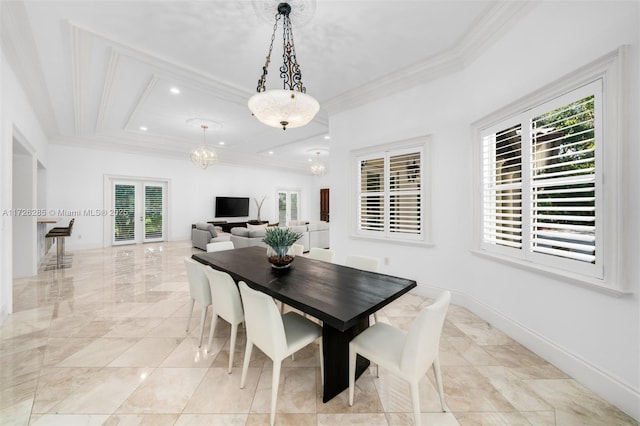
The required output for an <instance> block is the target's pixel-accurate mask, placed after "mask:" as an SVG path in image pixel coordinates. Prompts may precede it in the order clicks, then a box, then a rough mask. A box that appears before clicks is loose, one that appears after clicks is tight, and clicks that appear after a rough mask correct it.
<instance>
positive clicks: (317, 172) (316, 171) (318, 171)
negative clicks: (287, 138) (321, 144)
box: [311, 152, 325, 176]
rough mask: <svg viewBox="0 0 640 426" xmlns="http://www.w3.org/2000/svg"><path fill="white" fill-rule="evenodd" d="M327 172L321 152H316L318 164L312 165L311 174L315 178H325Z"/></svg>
mask: <svg viewBox="0 0 640 426" xmlns="http://www.w3.org/2000/svg"><path fill="white" fill-rule="evenodd" d="M324 172H325V167H324V164H322V163H321V162H320V152H316V162H315V163H313V164H312V165H311V174H312V175H314V176H323V175H324Z"/></svg>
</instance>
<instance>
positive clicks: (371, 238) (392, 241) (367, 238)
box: [349, 234, 435, 247]
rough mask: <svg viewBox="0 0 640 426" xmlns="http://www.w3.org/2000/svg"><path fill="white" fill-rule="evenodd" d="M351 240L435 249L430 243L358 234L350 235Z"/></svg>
mask: <svg viewBox="0 0 640 426" xmlns="http://www.w3.org/2000/svg"><path fill="white" fill-rule="evenodd" d="M349 238H350V239H352V240H363V241H375V242H379V243H385V244H397V245H401V246H411V247H435V244H433V243H432V242H430V241H419V240H415V241H411V240H397V239H393V238H384V237H374V236H369V235H358V234H349Z"/></svg>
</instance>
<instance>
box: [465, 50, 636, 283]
mask: <svg viewBox="0 0 640 426" xmlns="http://www.w3.org/2000/svg"><path fill="white" fill-rule="evenodd" d="M626 50H627V47H625V46H623V47H620V48H619V49H617V50H616V51H614V52H611V53H610V54H608V55H606V56H604V57H602V58H600V59H598V60H596V61H594V62H592V63H591V64H588V65H586V66H584V67H582V68H580V69H579V70H576V71H575V72H572V73H570V74H569V75H567V76H565V77H563V78H561V79H559V80H558V81H556V82H554V83H552V84H550V85H548V86H546V87H544V88H542V89H540V90H538V91H536V92H534V93H532V94H530V95H529V96H525V97H524V98H522V99H520V100H518V101H516V102H514V103H513V104H511V105H508V106H506V107H504V108H502V109H500V110H499V111H496V112H494V113H493V114H490V115H489V116H487V117H484V118H482V119H481V120H479V121H477V122H475V123H473V124H472V129H473V135H474V137H473V138H472V143H473V150H474V169H475V172H474V177H475V179H474V183H475V188H474V201H475V202H474V207H475V208H474V225H475V226H474V247H473V251H474V252H475V253H478V254H482V255H486V256H489V257H491V258H494V259H496V260H500V261H504V262H508V263H511V264H516V265H518V266H522V267H525V268H528V269H533V270H538V271H541V272H545V273H551V274H554V275H557V276H562V277H565V278H567V279H568V281H570V282H574V283H579V284H587V285H590V286H591V285H592V286H596V288H599V289H603V290H611V291H613V292H616V293H618V292H625V290H626V289H625V288H624V285H623V284H622V280H621V276H620V271H622V264H621V262H622V259H620V258H621V256H619V255H618V254H619V253H621V252H622V247H621V245H622V243H623V242H622V238H618V236H620V235H623V232H622V229H621V224H622V220H621V217H620V214H621V211H622V209H621V208H620V203H621V202H622V197H621V192H622V189H621V186H620V183H621V182H622V163H623V162H622V158H621V155H622V149H621V145H622V140H623V136H624V127H623V117H624V116H625V115H624V105H625V102H626V101H625V97H626V94H625V90H624V85H625V75H624V71H625V68H626V67H625V57H626ZM594 82H595V83H594ZM590 84H601V85H602V90H601V99H597V97H598V96H600V94H596V114H599V115H600V120H601V123H600V124H601V126H600V128H601V134H600V135H599V136H600V140H599V141H598V140H597V141H596V175H597V177H596V180H597V182H598V183H597V187H596V220H597V225H596V226H597V230H596V232H597V235H596V256H597V257H598V259H597V261H596V265H592V264H587V263H584V262H583V265H580V264H579V263H580V262H579V261H567V260H566V259H561V258H556V257H554V256H549V255H541V254H537V253H529V254H527V253H525V251H527V249H528V245H527V243H528V241H527V238H528V235H526V234H528V233H529V230H530V223H529V217H528V216H525V211H526V210H527V209H526V208H525V206H528V205H529V201H530V200H529V197H528V188H527V187H528V183H527V182H526V181H525V176H526V175H527V174H528V166H527V168H525V163H527V161H523V169H522V176H523V195H522V204H523V219H522V230H523V248H522V249H521V250H518V249H509V248H508V247H500V246H496V245H493V244H484V243H483V224H482V220H483V185H482V182H483V180H482V177H483V164H482V135H484V134H487V133H488V132H491V131H492V130H494V131H495V130H496V129H499V128H502V129H504V128H507V127H508V126H509V125H514V124H517V123H519V122H522V116H523V115H526V116H531V117H533V116H535V115H536V113H541V112H546V111H550V110H552V109H553V107H554V106H562V105H563V102H564V104H566V103H570V102H571V101H570V100H569V101H568V102H567V99H571V98H572V97H575V96H579V95H580V93H579V91H580V90H581V88H584V87H587V86H589V85H590ZM567 96H569V97H567ZM542 106H544V107H542ZM541 107H542V110H541V109H540V108H541ZM598 108H599V109H598ZM526 130H527V128H523V132H524V131H526ZM597 137H598V136H597ZM523 148H524V147H523ZM524 155H525V153H524V149H523V156H524ZM605 176H606V180H605V179H604V177H605ZM492 246H493V247H492Z"/></svg>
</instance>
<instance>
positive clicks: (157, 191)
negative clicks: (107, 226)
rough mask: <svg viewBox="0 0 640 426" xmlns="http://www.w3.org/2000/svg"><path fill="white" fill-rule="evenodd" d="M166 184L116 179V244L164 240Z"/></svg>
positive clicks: (113, 215) (113, 210) (114, 234)
mask: <svg viewBox="0 0 640 426" xmlns="http://www.w3.org/2000/svg"><path fill="white" fill-rule="evenodd" d="M166 191H167V185H166V183H165V182H147V181H137V180H114V181H113V188H112V194H113V199H112V206H113V209H112V211H111V213H112V215H111V216H112V218H113V219H112V221H113V227H112V229H113V234H112V244H113V245H119V244H135V243H149V242H155V241H164V240H165V233H166V211H167V209H166V198H167V197H166Z"/></svg>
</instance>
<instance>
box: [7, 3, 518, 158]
mask: <svg viewBox="0 0 640 426" xmlns="http://www.w3.org/2000/svg"><path fill="white" fill-rule="evenodd" d="M298 1H302V0H298ZM263 3H267V4H268V3H273V7H274V14H275V5H276V4H277V1H276V2H274V1H273V0H260V1H258V2H252V1H213V0H211V1H149V0H146V1H111V0H110V1H91V0H83V1H57V0H41V1H32V0H26V1H11V0H10V1H6V0H3V1H2V3H1V7H2V48H3V51H4V52H5V55H6V57H7V58H8V59H9V61H10V62H11V63H12V67H13V69H14V71H15V72H16V74H17V75H18V76H19V78H20V79H21V81H22V83H23V85H24V87H25V91H26V92H27V95H28V96H29V97H30V98H31V101H32V103H33V104H34V108H35V109H36V113H37V114H38V115H39V117H40V120H41V122H42V123H43V126H44V129H45V131H46V132H47V134H48V136H49V137H50V139H51V143H56V144H67V145H74V146H84V147H95V148H100V149H109V150H116V151H122V152H134V153H145V154H151V155H161V156H178V157H184V158H185V161H188V160H187V158H188V154H189V151H190V150H191V148H193V147H195V146H196V145H197V144H199V143H200V142H201V141H202V130H201V129H200V128H199V126H190V125H188V124H187V121H188V120H189V119H191V118H203V119H206V120H212V121H215V122H217V123H220V124H221V125H222V127H221V128H220V129H217V130H216V129H212V130H210V131H208V132H207V142H208V143H209V145H212V146H215V147H216V149H217V150H218V153H219V158H220V161H222V162H227V163H238V164H245V165H246V164H254V165H257V164H260V165H266V166H274V167H283V168H287V169H291V170H300V171H308V167H309V159H312V158H315V154H314V153H315V152H316V151H321V152H322V155H323V156H325V155H327V154H328V153H329V152H330V145H331V140H330V139H329V136H330V129H329V126H328V122H329V120H328V116H329V114H331V113H334V112H337V111H341V110H344V109H348V108H352V107H354V106H357V105H359V104H362V103H363V102H367V101H369V100H372V99H376V98H378V97H382V96H386V95H388V94H391V93H393V92H396V91H398V90H405V89H408V88H411V87H412V86H414V85H415V84H419V83H421V82H424V81H429V80H432V79H435V78H438V77H439V76H441V75H443V74H446V73H448V72H451V71H453V70H456V69H459V68H461V67H463V66H464V64H465V63H467V62H468V61H470V60H473V58H474V56H475V55H477V54H478V52H480V51H481V50H482V49H483V48H485V47H486V46H488V45H490V43H491V42H492V41H493V40H495V38H496V37H498V36H499V34H500V32H501V30H502V29H504V27H506V26H508V25H513V23H514V22H515V20H516V19H517V17H518V16H521V15H522V14H523V13H525V12H526V9H527V4H528V3H525V2H509V1H504V2H496V1H482V0H477V1H428V0H423V1H399V0H396V1H375V0H372V1H367V0H352V1H330V0H317V2H316V3H315V11H314V12H313V14H309V15H308V18H309V19H308V22H306V23H304V24H303V25H300V26H297V25H296V21H295V16H292V23H293V32H294V36H295V44H296V52H297V54H298V61H299V63H300V65H301V69H302V77H303V82H304V84H305V86H306V88H307V93H308V94H310V95H313V96H314V97H316V99H318V101H319V102H320V105H321V110H320V113H319V114H318V116H317V117H316V119H315V120H314V121H313V122H312V123H311V124H309V125H308V126H305V127H302V128H298V129H288V130H286V131H283V130H281V129H276V128H270V127H266V126H265V125H263V124H261V123H260V122H258V121H257V120H256V119H255V118H254V117H252V116H251V114H250V112H249V110H248V108H247V100H248V98H249V97H250V96H251V95H252V94H253V93H255V90H256V86H257V81H258V78H259V76H260V73H261V68H262V65H263V63H264V58H265V56H266V53H267V49H268V45H269V41H270V37H271V32H272V29H273V23H272V22H268V21H269V19H268V17H267V18H265V17H264V16H262V15H261V16H259V14H258V13H256V9H257V8H256V6H263ZM305 3H306V4H309V3H310V2H309V0H306V1H305ZM290 4H291V5H292V8H293V9H294V10H295V8H296V0H291V1H290ZM312 4H313V3H312ZM278 34H280V32H279V33H278ZM278 40H279V38H278V37H276V42H275V43H274V53H273V55H272V63H271V67H270V73H269V76H268V78H267V87H268V88H279V87H281V81H280V80H279V79H278V78H277V76H278V72H277V67H279V65H280V57H281V54H282V53H281V45H280V46H278ZM278 48H279V50H276V49H278ZM172 88H176V89H178V90H179V93H178V94H175V93H172V92H171V89H172ZM142 129H146V130H142ZM220 142H224V145H220Z"/></svg>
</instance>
